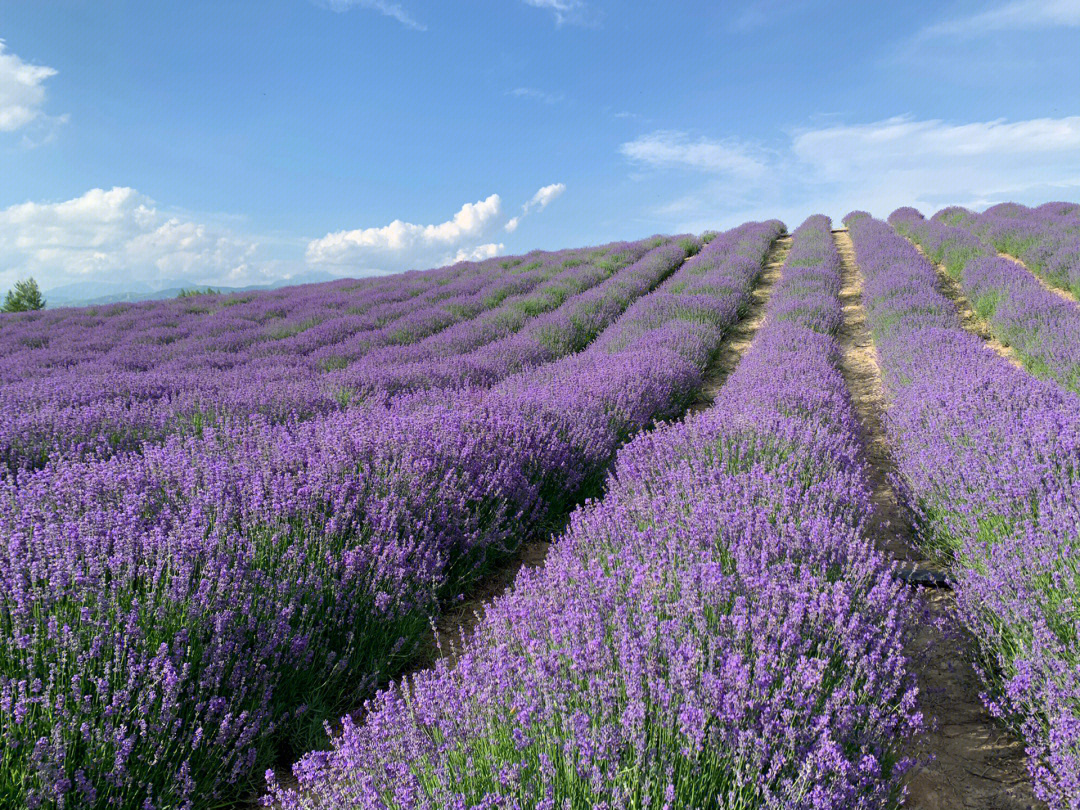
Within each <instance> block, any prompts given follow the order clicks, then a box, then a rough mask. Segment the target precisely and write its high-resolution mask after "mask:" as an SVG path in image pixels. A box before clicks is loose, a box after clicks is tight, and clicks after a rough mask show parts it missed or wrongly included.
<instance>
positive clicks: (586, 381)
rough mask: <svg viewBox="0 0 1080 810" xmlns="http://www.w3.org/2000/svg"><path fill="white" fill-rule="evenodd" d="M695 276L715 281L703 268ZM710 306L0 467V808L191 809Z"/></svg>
mask: <svg viewBox="0 0 1080 810" xmlns="http://www.w3.org/2000/svg"><path fill="white" fill-rule="evenodd" d="M760 228H761V230H762V231H763V232H764V233H765V234H766V235H767V234H770V233H771V234H772V235H773V236H775V234H776V231H777V230H779V226H778V225H773V224H766V225H763V226H760ZM770 241H771V239H770V238H767V236H766V237H763V238H762V239H761V240H760V254H759V256H758V266H759V267H760V265H761V263H762V261H763V259H764V256H765V253H766V251H767V250H768V247H769V243H770ZM707 261H708V257H703V256H701V255H699V256H698V257H695V259H694V262H695V265H696V264H703V263H705V262H707ZM692 270H693V268H691V271H692ZM741 272H742V268H741V266H740V267H738V268H735V269H733V270H732V273H733V275H734V276H735V277H741V275H740V274H741ZM702 278H704V279H707V280H709V281H711V282H712V283H715V284H716V285H717V286H725V284H724V282H725V280H726V278H727V267H726V265H723V264H721V265H719V266H716V267H715V268H713V269H712V271H711V272H710V273H709V274H707V275H706V276H703V277H702ZM731 295H734V296H736V297H737V296H742V298H743V299H745V297H746V293H745V291H739V292H737V293H732V294H731ZM728 297H729V296H727V295H720V296H716V297H715V299H714V310H715V312H714V314H713V315H712V317H711V318H702V317H701V315H700V313H701V308H700V306H697V307H695V320H694V321H692V322H688V327H689V328H687V327H686V326H684V327H681V328H680V327H679V326H678V324H676V325H672V326H669V325H668V324H654V325H653V329H652V331H651V334H652V335H653V336H654V337H655V338H656V340H655V343H656V344H657V345H661V344H662V345H664V346H666V347H667V348H663V349H659V350H656V351H648V352H646V351H642V350H640V349H635V348H628V349H627V350H625V351H620V352H617V353H608V352H606V351H605V352H601V351H596V352H586V353H583V354H581V355H576V356H574V357H569V358H566V359H564V360H563V361H560V362H559V363H557V364H555V365H554V366H551V367H541V368H540V369H537V370H535V371H534V372H530V373H526V374H522V375H520V376H518V377H515V378H511V379H509V380H506V381H505V382H504V383H503V384H501V385H500V386H498V387H496V388H494V389H490V390H486V391H485V390H478V389H474V390H466V391H459V392H453V393H452V394H451V395H447V394H438V395H434V396H417V395H413V396H404V397H400V398H398V399H395V400H393V401H392V402H389V403H386V404H374V403H371V404H367V405H364V406H361V407H356V408H351V409H349V410H346V411H342V412H336V413H331V414H327V415H322V416H317V417H315V418H313V419H310V420H307V421H303V422H299V423H286V424H281V425H269V424H263V423H259V422H257V421H256V422H254V423H253V424H251V425H250V426H248V427H245V428H243V429H241V428H239V427H235V428H232V429H230V430H228V431H214V430H211V431H208V432H207V434H206V435H205V436H204V437H203V438H202V439H201V440H193V439H189V440H186V441H183V440H180V439H178V438H175V437H174V438H172V439H169V440H168V441H166V442H165V443H164V444H163V445H161V446H159V447H147V448H146V449H145V451H144V452H143V453H142V454H127V455H121V456H116V457H113V458H111V459H108V460H106V461H102V462H95V463H86V462H75V461H71V460H64V461H55V462H52V463H50V464H49V465H48V466H46V467H45V468H44V469H42V470H40V471H37V472H33V473H23V474H20V475H18V476H17V480H15V481H6V482H0V492H2V495H0V535H2V536H3V537H5V539H6V544H5V546H4V547H3V549H2V553H3V555H4V556H3V558H2V560H0V805H6V804H13V805H22V804H30V805H33V804H35V803H42V804H45V805H50V804H55V803H57V802H59V801H61V800H63V799H66V800H67V802H68V803H69V804H70V803H78V804H79V805H80V806H90V807H111V806H114V805H115V806H119V807H139V808H143V807H144V803H145V806H146V807H149V808H153V807H166V806H170V807H171V806H177V805H179V806H186V805H190V804H191V803H193V802H196V800H197V803H198V804H209V803H212V802H213V801H215V800H217V799H220V798H222V797H225V796H232V797H235V796H237V795H238V793H240V792H241V790H242V788H243V786H244V785H245V784H248V783H249V780H251V779H253V778H254V775H255V772H256V771H257V768H258V767H259V766H262V765H265V764H266V763H267V762H268V761H269V760H270V759H271V758H272V756H273V751H274V748H275V745H276V744H277V743H278V742H280V741H281V740H282V739H287V740H289V741H290V743H291V744H292V745H293V746H302V748H308V747H310V746H311V745H312V744H313V743H314V740H315V739H316V738H317V735H316V734H315V731H314V730H315V729H317V728H319V723H320V721H321V720H322V718H325V717H328V716H333V715H334V714H335V713H336V712H338V711H341V710H342V709H343V708H345V707H346V706H349V705H355V703H354V701H356V700H357V699H358V697H359V696H360V695H362V694H363V693H364V692H365V690H367V689H369V688H370V687H371V685H373V684H374V683H375V681H376V679H378V678H380V677H384V676H385V675H386V674H389V673H392V672H393V671H394V670H395V669H396V668H398V667H400V666H401V665H402V663H403V662H404V661H406V660H407V659H408V656H409V655H410V653H411V652H412V651H413V649H414V646H415V644H416V643H417V640H418V639H419V638H421V637H422V635H423V633H424V631H425V628H426V622H427V617H428V616H429V615H430V614H431V612H433V611H434V610H435V609H436V608H437V603H438V601H439V598H440V597H442V596H453V595H454V594H456V593H458V592H459V590H460V588H461V587H462V586H463V585H464V584H466V583H467V582H468V581H469V580H470V579H471V578H472V577H474V576H475V575H477V574H478V573H479V572H480V571H482V570H483V565H484V563H485V560H486V559H487V558H489V557H491V556H495V555H498V554H500V553H505V552H508V551H510V550H512V549H513V548H514V547H515V544H516V543H518V542H520V541H521V540H523V539H528V538H529V537H530V536H532V535H533V534H535V533H538V532H540V531H541V530H542V527H543V526H544V525H546V523H547V521H549V520H550V519H551V518H554V517H556V516H558V515H559V514H561V513H564V512H565V511H566V510H567V509H568V508H569V507H570V506H572V503H573V501H574V499H575V498H576V497H579V493H581V492H582V491H583V488H586V487H589V486H595V481H596V479H597V478H598V476H599V473H600V471H601V470H602V468H603V466H604V465H605V464H607V463H608V462H609V461H610V458H611V456H612V453H613V451H614V449H615V446H616V445H617V443H618V442H619V441H621V440H622V439H623V438H624V437H626V436H628V435H630V434H632V433H633V432H635V431H636V430H639V429H641V428H643V427H646V426H647V425H648V424H650V423H651V422H652V420H653V419H654V418H655V417H656V416H659V415H664V414H666V413H668V412H669V411H670V408H671V403H672V402H673V401H674V400H676V399H677V398H678V397H680V396H683V395H684V393H685V392H686V391H687V390H688V389H690V388H691V387H693V385H695V381H697V382H700V380H701V375H702V368H701V367H700V366H699V365H696V363H698V362H699V361H700V360H701V359H702V358H707V357H708V356H709V354H710V351H711V350H710V349H708V348H706V349H704V350H703V349H702V346H701V344H702V343H705V344H706V345H707V347H708V346H712V347H715V344H716V342H717V341H718V339H719V333H720V328H721V327H722V326H723V325H724V321H723V319H724V318H725V317H727V314H728V313H731V312H732V311H733V307H732V306H731V304H730V303H729V301H728ZM625 328H628V329H631V330H632V331H634V332H635V333H639V334H642V336H644V334H643V333H641V325H640V324H639V323H636V322H635V323H632V324H630V325H629V326H627V327H625ZM611 329H613V330H616V331H618V332H621V331H623V330H624V326H623V325H622V324H621V323H620V322H616V324H614V325H613V326H612V327H611ZM669 329H672V330H674V331H677V332H678V335H679V337H678V339H670V338H665V335H666V334H667V332H668V330H669Z"/></svg>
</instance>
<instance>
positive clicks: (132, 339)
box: [0, 238, 697, 469]
mask: <svg viewBox="0 0 1080 810" xmlns="http://www.w3.org/2000/svg"><path fill="white" fill-rule="evenodd" d="M666 246H668V241H667V240H664V239H660V238H654V239H651V240H645V241H642V242H637V243H631V244H624V243H618V244H615V245H609V246H607V247H604V248H599V249H595V250H579V251H565V252H563V253H556V254H540V256H539V258H536V259H534V260H533V261H531V262H529V263H528V264H522V265H515V266H513V267H510V268H509V271H508V270H507V269H504V268H501V267H500V266H495V265H491V266H487V265H483V266H471V265H465V266H455V267H453V268H448V269H446V270H440V271H432V273H431V274H430V275H431V277H432V278H433V279H435V281H431V280H430V279H427V277H423V278H425V279H426V280H425V282H424V284H419V283H418V282H417V281H416V280H415V279H406V280H405V281H401V282H399V284H398V285H397V288H394V287H391V288H390V290H389V291H388V290H384V289H381V288H369V287H370V285H368V287H365V288H363V289H362V290H361V291H360V293H348V292H347V291H343V290H342V289H341V285H337V284H332V285H319V286H318V287H308V288H301V289H300V290H297V291H296V292H294V293H293V294H294V296H295V298H293V299H290V298H287V297H283V296H282V294H278V293H274V294H267V295H265V296H262V297H256V298H255V299H254V300H252V301H251V302H250V303H248V304H241V305H237V306H234V307H228V306H225V305H226V304H228V303H229V301H231V300H234V299H228V298H227V299H223V300H222V301H218V302H217V304H215V305H214V307H212V308H211V310H212V311H210V312H209V313H208V314H206V313H204V314H191V313H190V312H188V317H187V319H186V320H187V321H190V322H191V323H186V322H185V324H186V325H185V327H184V329H185V331H186V333H187V335H188V336H187V338H185V339H183V340H170V341H169V342H168V343H166V344H164V345H149V346H148V345H146V343H145V341H146V340H147V339H148V336H150V337H152V336H153V335H155V334H156V333H157V332H159V331H160V330H161V329H162V328H163V327H162V326H161V323H163V322H170V323H172V322H174V319H176V318H177V317H178V315H177V312H178V311H188V310H191V308H192V307H196V310H195V312H196V313H200V312H203V311H204V310H205V309H206V304H203V303H200V304H198V305H195V304H191V303H190V302H169V303H166V304H156V305H147V306H146V307H145V308H139V307H136V308H133V309H132V310H131V311H130V312H124V313H122V314H121V315H119V316H117V317H112V318H109V317H98V318H94V319H90V320H91V321H92V322H93V327H92V328H90V329H89V331H88V330H87V329H79V328H71V329H67V330H65V329H64V328H59V327H62V326H63V324H64V323H65V322H64V321H61V322H60V323H59V324H54V325H52V326H51V327H50V328H53V327H57V328H56V335H55V336H54V337H53V338H51V339H50V342H49V346H50V347H51V346H54V345H55V344H57V343H60V344H62V345H61V347H59V348H57V349H55V351H52V350H50V348H49V347H39V348H37V349H36V350H35V351H30V352H29V354H28V356H24V355H26V354H27V353H26V352H14V351H9V352H8V354H7V356H6V357H5V358H4V361H5V363H6V364H7V366H9V367H18V368H20V369H22V370H23V371H24V372H26V371H28V372H29V374H30V376H29V378H27V379H23V380H21V381H18V382H12V383H10V384H8V385H6V386H4V388H3V390H2V391H0V405H3V406H4V407H5V408H7V409H8V412H10V413H12V414H14V418H12V419H10V420H8V421H6V422H5V424H4V425H3V426H2V427H0V458H2V459H3V460H4V461H6V462H7V466H8V467H9V468H11V469H14V468H18V467H23V466H35V465H39V464H41V463H43V462H44V461H45V460H46V459H48V458H49V457H51V456H53V455H58V454H70V455H75V456H82V457H87V458H89V457H96V458H101V457H105V456H107V455H110V454H111V453H114V452H118V451H122V450H130V449H136V448H137V447H139V446H140V445H141V444H142V443H143V442H145V441H154V442H157V441H161V440H162V439H163V438H164V437H165V436H167V435H171V434H173V433H179V434H196V435H197V434H198V433H199V432H200V431H201V430H202V429H204V428H205V427H206V426H207V425H210V424H217V423H220V422H222V421H225V420H226V419H227V418H228V417H234V418H235V417H239V418H241V419H243V418H244V417H246V416H248V415H249V414H252V413H262V414H263V415H265V416H266V417H267V418H269V419H271V421H281V420H283V419H288V418H296V417H300V418H302V417H305V416H311V415H314V414H316V413H325V412H327V411H331V410H335V409H337V408H338V407H341V406H343V405H347V404H348V402H349V401H350V400H351V399H352V396H353V393H354V391H353V390H352V389H347V388H343V386H342V384H341V383H340V381H338V380H337V379H335V377H334V374H333V373H330V374H327V373H325V371H326V369H333V368H336V367H338V366H339V365H340V364H341V363H346V362H348V360H347V359H346V358H353V359H355V358H356V357H360V356H363V354H364V351H368V352H370V353H372V354H377V355H379V362H380V363H383V364H389V363H390V362H392V361H393V360H394V359H395V357H394V355H393V353H392V351H390V349H393V348H405V347H407V344H410V343H413V342H415V341H420V345H422V346H423V347H424V349H425V350H426V351H428V352H430V353H431V354H432V355H433V356H447V355H451V354H453V353H454V352H456V351H460V350H462V349H463V348H466V349H467V348H475V347H477V346H481V345H484V344H485V343H493V344H494V345H492V347H491V350H492V354H494V355H495V356H501V355H502V354H503V352H501V351H500V349H502V348H504V346H503V344H505V343H506V342H507V339H508V338H509V337H511V336H512V335H514V334H515V333H516V332H518V331H519V330H523V329H525V331H527V332H528V333H529V334H532V335H539V336H540V337H541V338H542V337H543V336H544V335H545V334H546V332H545V331H544V327H543V323H539V324H535V325H534V324H533V322H534V321H536V320H538V319H537V318H536V317H535V316H537V315H540V314H541V313H544V312H549V311H551V310H555V312H559V313H562V315H563V316H564V318H565V317H568V316H572V315H573V314H574V313H575V312H577V311H578V310H579V309H582V308H584V307H587V306H590V305H593V306H595V304H596V299H597V298H600V299H602V301H606V297H605V296H606V295H607V296H608V297H613V298H617V299H619V300H624V299H625V295H623V294H622V292H623V288H622V285H618V284H617V285H615V290H614V291H613V294H611V295H608V293H609V292H611V287H612V286H613V285H611V284H606V283H605V282H612V281H613V280H614V278H615V277H618V276H619V275H620V273H621V271H623V270H624V269H626V268H627V267H628V266H629V269H630V270H635V269H636V270H639V271H640V270H645V271H646V273H650V272H651V273H652V276H651V277H652V278H653V279H654V282H653V283H654V284H655V283H656V282H657V281H659V280H660V279H661V278H663V277H664V275H666V273H669V272H670V271H671V270H672V269H674V267H675V266H676V264H677V262H678V261H679V260H681V258H683V257H684V256H685V255H686V253H687V252H692V251H693V250H696V248H697V244H696V243H695V242H694V241H693V240H688V239H683V240H681V241H680V243H679V245H678V248H681V252H680V250H679V249H676V248H674V247H669V248H668V249H667V250H664V248H665V247H666ZM650 248H651V250H650ZM530 255H534V254H530ZM586 259H588V261H586ZM642 263H644V265H642ZM502 264H513V260H504V261H503V262H502ZM481 267H483V272H481V269H480V268H481ZM451 271H453V272H451ZM515 271H520V272H515ZM598 288H599V289H598ZM417 289H419V290H420V291H421V292H420V294H419V295H415V296H412V297H408V298H406V300H404V301H397V300H393V301H391V302H390V303H389V304H387V303H383V304H378V303H376V304H374V305H373V304H372V302H373V301H375V302H378V301H379V300H380V299H381V298H383V297H385V296H390V297H391V298H395V297H396V296H399V295H401V294H402V290H404V291H406V292H413V291H415V290H417ZM646 289H647V288H646ZM601 290H603V291H607V292H601ZM583 292H591V293H593V295H592V296H590V297H589V298H588V299H586V301H584V302H583V303H582V304H581V305H580V306H579V305H577V304H574V303H573V302H574V301H575V300H576V298H577V297H578V296H579V295H580V294H581V293H583ZM511 293H513V294H511ZM350 300H351V301H352V302H353V304H354V305H355V306H358V307H359V308H361V309H366V313H367V314H366V315H349V314H347V313H342V312H341V308H342V307H343V306H345V305H346V304H347V302H349V301H350ZM282 301H287V302H288V306H285V304H283V303H281V302H282ZM623 305H624V306H625V303H624V304H623ZM386 306H393V307H394V311H399V310H400V311H401V312H403V313H404V314H403V315H402V316H401V317H399V318H397V319H396V320H393V321H392V322H390V323H383V321H384V320H385V318H386V317H387V316H385V314H380V313H381V312H382V310H383V309H385V307H386ZM185 308H186V309H185ZM403 308H404V309H403ZM609 310H610V307H609ZM280 313H288V317H287V319H286V321H285V323H286V324H288V323H291V322H294V321H295V322H297V323H299V324H300V325H307V326H310V327H311V328H308V329H306V330H305V331H303V332H302V333H300V334H294V335H292V336H291V337H279V338H274V337H268V335H267V330H268V329H270V330H271V331H273V330H285V332H290V331H291V329H286V328H285V327H284V326H280V325H278V326H274V325H273V324H274V323H278V320H277V314H280ZM477 313H480V314H477ZM607 314H608V315H609V317H614V315H617V314H618V312H617V311H613V312H612V311H609V312H608V313H607ZM48 315H49V313H46V320H47V316H48ZM163 318H164V319H165V321H162V319H163ZM78 319H79V318H78V317H77V316H74V315H71V316H68V319H67V320H68V321H72V320H78ZM268 319H270V321H269V322H270V324H271V325H270V326H267V322H268ZM30 320H31V319H29V318H26V319H23V321H18V320H16V321H15V322H13V323H11V324H5V326H6V327H9V328H6V329H5V330H4V331H3V332H2V333H0V335H2V336H6V337H7V339H8V344H9V345H8V346H7V347H6V348H8V349H11V344H13V343H14V344H16V345H21V342H23V341H24V338H22V337H19V336H18V335H17V333H18V332H19V331H20V329H22V330H23V331H25V329H26V328H27V324H26V323H24V321H30ZM608 322H610V320H609V321H608ZM177 323H179V322H177ZM316 323H317V324H318V325H315V326H312V324H316ZM372 323H375V324H376V326H372V325H371V324H372ZM451 323H456V324H457V328H445V329H444V327H448V324H451ZM377 324H383V325H382V326H378V325H377ZM31 325H33V326H34V328H42V327H43V325H42V324H38V323H36V322H32V324H31ZM600 325H601V326H603V325H606V324H600ZM44 326H49V324H48V323H46V324H44ZM530 326H533V328H532V329H531V330H529V328H528V327H530ZM177 328H179V326H177ZM285 332H281V333H280V334H284V333H285ZM500 338H502V340H500ZM155 339H156V338H155ZM387 342H392V343H393V346H392V347H389V348H388V349H387V350H383V351H380V350H379V349H378V347H379V346H381V345H383V344H385V343H387ZM586 342H587V341H586ZM283 343H288V344H290V345H289V348H288V351H286V353H284V354H281V353H278V354H273V353H268V347H269V346H274V347H275V348H276V347H278V346H280V345H281V344H283ZM76 345H77V346H79V347H80V348H79V352H80V353H82V354H80V355H79V357H80V359H78V360H76V359H74V358H72V357H68V356H67V354H68V353H70V351H71V350H72V346H76ZM582 345H584V343H580V344H575V345H572V346H569V347H567V348H566V350H567V351H573V350H577V349H580V348H581V347H582ZM557 348H559V347H553V348H552V350H551V351H548V352H547V353H546V354H543V353H541V352H534V353H533V355H531V356H530V358H528V359H537V358H540V359H537V362H539V361H541V360H548V359H552V358H553V357H554V356H557V351H556V349H557ZM87 352H88V353H89V354H86V353H87ZM95 352H97V353H95ZM328 352H330V353H332V354H330V355H328V354H327V353H328ZM57 355H59V357H60V359H57ZM83 355H86V356H83ZM335 358H336V359H335ZM328 359H331V360H334V362H333V363H331V364H330V365H329V366H327V365H326V362H327V360H328ZM339 361H340V362H339ZM527 366H528V363H527V362H521V363H519V364H518V365H517V366H516V367H514V368H512V369H507V372H506V373H509V372H510V370H517V369H519V368H524V367H527ZM50 367H53V369H54V371H53V373H52V374H51V375H50V374H47V373H46V372H47V371H48V369H49V368H50ZM36 372H41V374H42V375H43V376H38V375H37V373H36ZM492 378H493V377H492V375H489V376H488V380H489V381H490V380H491V379H492Z"/></svg>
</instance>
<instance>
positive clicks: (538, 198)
mask: <svg viewBox="0 0 1080 810" xmlns="http://www.w3.org/2000/svg"><path fill="white" fill-rule="evenodd" d="M565 191H566V184H565V183H552V184H551V185H550V186H544V187H543V188H541V189H540V190H539V191H537V192H536V193H535V194H533V195H532V199H530V200H529V201H528V202H527V203H525V204H524V205H523V206H521V213H520V214H519V215H518V216H516V217H514V218H513V219H511V220H510V221H509V222H507V223H506V225H505V226H504V228H505V230H506V232H507V233H513V232H514V231H516V230H517V227H518V225H519V224H521V220H522V219H523V218H524V217H526V216H528V215H529V212H530V211H532V210H534V209H536V210H539V211H543V210H544V209H545V208H547V207H548V205H550V204H551V203H552V202H554V201H555V200H557V199H558V198H559V197H561V196H562V195H563V192H565Z"/></svg>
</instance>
